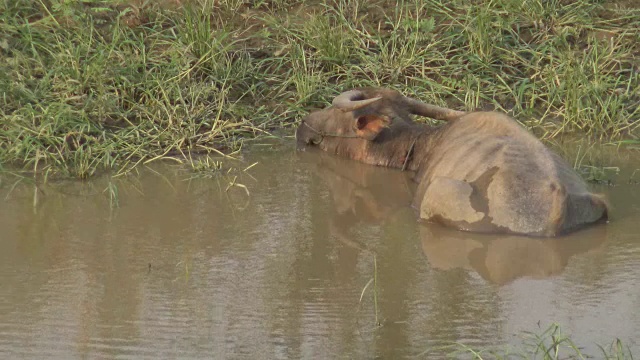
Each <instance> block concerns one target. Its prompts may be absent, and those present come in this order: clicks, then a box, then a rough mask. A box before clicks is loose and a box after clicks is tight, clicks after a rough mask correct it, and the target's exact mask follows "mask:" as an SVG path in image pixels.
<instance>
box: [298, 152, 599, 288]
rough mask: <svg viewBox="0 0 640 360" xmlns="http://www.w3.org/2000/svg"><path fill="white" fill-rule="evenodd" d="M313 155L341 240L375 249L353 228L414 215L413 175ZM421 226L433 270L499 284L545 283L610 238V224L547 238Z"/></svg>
mask: <svg viewBox="0 0 640 360" xmlns="http://www.w3.org/2000/svg"><path fill="white" fill-rule="evenodd" d="M301 156H306V155H304V153H303V154H302V155H301ZM313 156H314V157H316V158H315V159H311V157H308V158H307V159H308V160H309V161H313V162H315V170H316V172H317V175H318V177H320V178H321V179H322V180H323V182H324V183H325V184H326V185H327V186H328V188H329V192H330V194H331V199H332V204H333V211H332V212H333V213H332V216H331V217H330V230H331V233H332V235H333V236H334V237H335V238H336V239H338V240H340V241H342V242H343V243H345V244H348V245H349V246H353V247H356V248H359V249H362V250H369V249H368V246H367V245H366V244H362V243H361V242H359V241H357V240H355V239H354V236H351V235H350V234H349V231H350V229H351V228H354V227H355V226H356V225H358V224H361V223H367V224H381V223H384V222H388V221H393V220H394V219H395V218H396V217H397V216H401V215H402V214H404V215H407V216H409V213H408V212H407V211H406V209H408V208H409V206H410V203H411V199H412V195H413V192H414V191H415V185H414V184H413V182H412V181H411V180H410V178H409V174H407V173H403V172H401V171H397V170H388V169H382V168H378V167H375V166H369V165H363V164H360V163H356V162H353V161H348V160H344V159H341V158H338V157H332V156H329V155H326V154H324V153H320V154H317V153H314V154H313ZM403 210H405V211H403ZM413 215H414V214H410V216H413ZM417 226H419V227H420V229H419V234H420V238H421V242H422V250H423V252H424V254H425V256H426V258H427V261H428V262H429V264H430V265H431V267H432V268H434V269H438V270H450V269H455V268H464V269H467V270H473V271H475V272H476V273H478V274H479V275H480V276H481V277H482V278H484V279H485V280H486V281H489V282H491V283H494V284H498V285H503V284H508V283H510V282H512V281H514V280H516V279H518V278H522V277H530V278H534V279H542V278H546V277H549V276H553V275H557V274H560V273H561V272H562V271H563V270H564V269H565V267H566V266H567V264H568V262H569V259H570V258H571V257H572V256H574V255H577V254H581V253H586V252H590V251H595V250H598V249H601V248H602V245H603V243H604V241H605V240H606V238H607V226H592V227H590V228H587V229H584V230H582V231H579V232H577V233H573V234H570V235H568V236H563V237H558V238H545V239H538V238H531V237H524V236H517V235H489V234H477V233H467V232H463V231H457V230H453V229H447V228H445V227H443V226H440V225H438V224H431V223H419V224H417ZM408 233H409V232H408Z"/></svg>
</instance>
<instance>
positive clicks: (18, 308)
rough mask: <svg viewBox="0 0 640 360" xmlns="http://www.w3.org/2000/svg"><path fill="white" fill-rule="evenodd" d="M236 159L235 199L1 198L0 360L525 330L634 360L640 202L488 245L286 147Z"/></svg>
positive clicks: (409, 347)
mask: <svg viewBox="0 0 640 360" xmlns="http://www.w3.org/2000/svg"><path fill="white" fill-rule="evenodd" d="M248 157H249V158H250V159H248V161H249V163H253V162H254V161H258V162H259V165H257V166H255V167H254V168H252V169H251V170H250V173H251V176H243V175H242V174H239V178H238V180H237V181H238V182H239V183H242V184H243V185H246V186H247V188H248V189H249V194H250V195H249V196H247V194H246V193H245V192H244V190H243V189H242V188H241V187H230V188H228V185H229V183H230V182H231V180H232V177H231V178H226V177H225V176H223V175H220V176H214V177H209V178H207V177H203V178H190V176H191V174H188V173H185V172H181V170H180V169H179V168H174V167H171V166H156V167H155V168H154V169H153V170H147V171H142V172H141V175H140V176H139V177H130V178H125V179H111V180H109V179H106V178H105V179H98V180H95V181H91V182H84V183H81V182H52V183H50V184H49V185H47V186H43V187H42V188H41V190H38V192H37V194H38V197H37V199H36V200H37V201H34V188H33V186H32V185H30V184H29V183H28V182H27V181H22V182H21V183H18V184H16V185H15V186H14V183H13V180H12V179H11V178H8V177H5V178H3V181H2V182H0V198H2V199H3V200H4V201H3V202H1V203H0V229H2V233H1V235H0V282H1V283H2V285H3V286H2V287H0V358H21V357H27V358H65V359H67V358H77V357H82V358H96V357H99V358H115V357H118V358H140V357H158V358H176V357H179V358H229V357H240V358H247V357H249V358H338V357H342V356H350V357H356V358H373V357H382V358H402V357H405V356H412V355H416V354H420V353H422V352H423V351H426V350H429V351H431V352H430V353H429V354H431V355H430V356H431V357H434V356H435V357H438V350H437V346H439V345H441V344H445V343H448V342H452V341H463V342H465V343H468V344H471V345H474V346H487V345H495V344H504V343H509V342H516V343H517V339H514V337H513V336H512V334H514V333H517V332H519V331H523V330H533V331H535V330H536V329H537V322H538V321H540V322H541V323H542V325H543V326H544V325H545V324H549V323H551V322H559V323H560V324H562V325H563V326H564V327H565V329H566V330H568V331H569V332H571V333H572V334H573V335H574V339H575V340H576V341H577V342H578V343H579V344H581V345H585V346H586V348H587V350H590V351H591V353H597V348H596V345H595V343H605V342H607V341H609V340H611V339H613V338H615V337H620V338H621V339H623V340H624V341H626V343H627V344H629V346H630V347H631V348H632V350H634V351H635V352H638V351H639V350H640V349H639V347H640V344H638V343H634V341H635V340H634V339H635V334H637V333H638V332H640V314H639V313H638V312H637V311H636V309H637V308H638V306H640V303H639V301H640V290H638V289H640V286H639V285H640V283H639V281H640V280H639V279H640V263H639V261H638V260H637V259H639V258H640V244H639V243H638V241H637V235H636V234H638V233H639V231H640V223H638V221H637V219H638V214H640V208H639V207H638V204H640V194H639V193H640V192H638V191H637V187H633V186H632V185H624V186H619V187H614V188H605V189H604V191H606V192H608V195H609V197H610V199H611V202H612V203H613V204H614V205H616V206H615V209H614V214H613V221H612V222H611V224H609V225H607V226H598V227H593V228H590V229H586V230H584V231H581V232H578V233H575V234H572V235H571V236H569V237H565V238H558V239H549V240H541V239H531V238H519V237H509V236H489V235H478V234H469V233H463V232H458V231H453V230H449V229H445V228H442V227H439V226H436V225H432V224H424V223H419V222H418V221H417V216H416V214H415V212H414V210H412V209H411V208H410V207H409V204H410V202H411V195H412V193H413V191H414V184H413V183H412V182H411V181H410V174H408V173H402V172H399V171H395V170H387V169H380V168H376V167H371V166H366V165H362V164H358V163H355V162H350V161H346V160H342V159H337V158H335V157H331V156H328V155H326V154H324V153H319V152H302V153H297V152H293V151H291V150H290V149H289V146H286V147H285V150H276V151H263V152H260V153H253V154H249V155H248ZM636 167H638V166H636ZM109 181H111V185H109ZM227 188H228V189H227ZM105 189H117V195H118V200H119V204H120V207H118V208H115V209H113V210H112V209H111V207H110V198H109V191H105ZM374 254H375V256H376V259H377V274H376V275H377V284H378V290H379V292H378V297H377V309H378V315H379V319H380V320H381V323H382V326H379V327H378V326H376V324H375V318H376V316H375V309H376V307H375V305H374V298H373V293H372V287H369V288H368V289H367V291H366V292H365V293H364V296H363V297H362V301H361V302H360V296H361V294H362V289H363V288H364V286H365V285H366V284H367V282H368V281H369V280H370V279H371V278H372V276H373V275H374V268H373V256H374ZM431 357H430V358H431Z"/></svg>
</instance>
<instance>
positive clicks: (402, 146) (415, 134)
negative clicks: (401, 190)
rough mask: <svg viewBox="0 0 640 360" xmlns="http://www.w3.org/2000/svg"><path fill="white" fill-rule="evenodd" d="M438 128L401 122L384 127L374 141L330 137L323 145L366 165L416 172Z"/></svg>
mask: <svg viewBox="0 0 640 360" xmlns="http://www.w3.org/2000/svg"><path fill="white" fill-rule="evenodd" d="M439 129H440V128H433V127H431V126H428V125H425V124H402V125H400V126H395V127H391V128H388V129H385V130H384V131H383V132H381V133H380V135H378V137H377V138H376V139H375V140H373V141H366V140H364V139H350V138H331V139H324V141H323V143H322V144H321V145H320V146H321V148H322V149H323V150H324V151H327V152H329V153H333V154H336V155H338V156H341V157H346V158H349V159H353V160H357V161H360V162H363V163H366V164H371V165H377V166H384V167H389V168H399V169H402V168H404V169H405V170H408V171H416V170H418V168H419V166H420V164H421V163H422V162H423V160H424V159H425V157H427V156H428V154H429V152H430V150H431V148H432V147H433V146H432V143H433V140H434V138H436V137H437V136H434V135H436V133H438V132H439ZM407 157H408V159H407Z"/></svg>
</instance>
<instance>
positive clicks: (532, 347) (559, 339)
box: [418, 324, 633, 360]
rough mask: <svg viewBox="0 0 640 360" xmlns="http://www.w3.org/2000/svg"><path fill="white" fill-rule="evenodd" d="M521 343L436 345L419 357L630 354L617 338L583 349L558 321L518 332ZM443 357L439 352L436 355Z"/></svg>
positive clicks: (530, 359)
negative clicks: (589, 350) (590, 350)
mask: <svg viewBox="0 0 640 360" xmlns="http://www.w3.org/2000/svg"><path fill="white" fill-rule="evenodd" d="M520 338H521V344H519V345H518V346H517V347H516V348H506V347H497V348H486V349H473V348H471V347H470V346H467V345H465V344H462V343H456V344H452V345H450V346H445V347H442V348H438V349H431V350H427V351H425V352H423V353H422V354H420V356H418V358H426V359H428V358H429V354H433V353H434V350H436V351H437V353H439V354H446V358H450V359H473V360H483V359H496V360H503V359H505V360H506V359H525V360H538V359H539V360H560V359H603V360H632V359H633V354H632V353H631V350H630V349H629V347H628V346H627V345H625V344H624V343H623V342H622V341H621V340H620V339H615V340H614V341H612V342H611V343H610V344H608V345H598V346H597V347H598V349H599V350H598V351H597V353H585V351H584V349H583V348H581V347H580V346H579V345H578V344H576V343H575V342H574V341H573V340H572V338H571V336H570V335H568V334H566V333H564V332H563V330H562V328H561V327H560V326H559V325H558V324H551V325H550V326H549V327H548V328H547V329H545V330H544V331H542V332H540V333H536V332H524V333H522V334H520ZM439 357H442V356H439Z"/></svg>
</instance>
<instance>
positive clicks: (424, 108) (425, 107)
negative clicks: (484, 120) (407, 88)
mask: <svg viewBox="0 0 640 360" xmlns="http://www.w3.org/2000/svg"><path fill="white" fill-rule="evenodd" d="M404 100H405V104H407V107H408V108H409V112H410V113H412V114H415V115H420V116H426V117H428V118H432V119H435V120H446V121H451V120H455V119H457V118H459V117H461V116H462V115H466V112H464V111H457V110H452V109H447V108H443V107H440V106H436V105H429V104H425V103H423V102H422V101H419V100H416V99H412V98H410V97H406V96H405V98H404Z"/></svg>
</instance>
